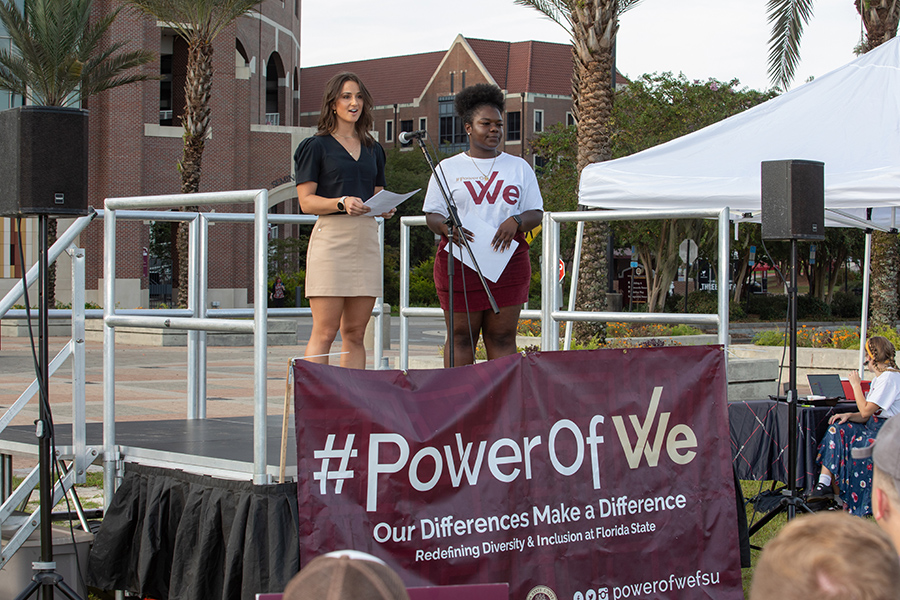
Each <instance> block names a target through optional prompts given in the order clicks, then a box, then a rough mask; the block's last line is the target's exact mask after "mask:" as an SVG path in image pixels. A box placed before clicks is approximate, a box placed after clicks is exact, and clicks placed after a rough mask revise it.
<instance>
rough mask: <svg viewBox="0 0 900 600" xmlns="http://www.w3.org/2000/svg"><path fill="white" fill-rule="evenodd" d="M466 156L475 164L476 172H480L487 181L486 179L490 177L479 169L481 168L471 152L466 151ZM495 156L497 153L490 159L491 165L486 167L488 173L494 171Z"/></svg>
mask: <svg viewBox="0 0 900 600" xmlns="http://www.w3.org/2000/svg"><path fill="white" fill-rule="evenodd" d="M466 156H468V157H469V160H471V161H472V164H473V165H475V168H476V169H478V172H479V173H481V177H482V178H484V180H485V181H487V180H488V179H490V177H489V176H488V174H487V173H485V172H484V171H482V170H481V168H480V167H479V166H478V163H477V162H475V159H474V158H473V157H472V155H471V154H469V153H468V152H466ZM497 156H498V155H496V154H495V155H494V159H493V160H492V161H491V166H490V167H489V168H488V173H493V172H494V163H495V162H497ZM484 160H486V159H484Z"/></svg>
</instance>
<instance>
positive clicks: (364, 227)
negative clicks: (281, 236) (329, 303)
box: [306, 215, 384, 298]
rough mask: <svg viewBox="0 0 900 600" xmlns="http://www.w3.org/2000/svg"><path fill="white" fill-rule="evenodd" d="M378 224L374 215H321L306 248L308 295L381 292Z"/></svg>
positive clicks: (360, 294) (373, 295)
mask: <svg viewBox="0 0 900 600" xmlns="http://www.w3.org/2000/svg"><path fill="white" fill-rule="evenodd" d="M383 279H384V278H383V276H382V272H381V249H380V248H379V245H378V223H377V222H376V221H375V219H373V218H372V217H350V216H347V215H321V216H320V217H319V218H318V220H316V224H315V226H314V227H313V231H312V234H311V235H310V236H309V247H308V248H307V250H306V297H307V298H311V297H316V296H341V297H345V298H346V297H354V296H371V297H378V296H381V295H382V293H383V292H382V288H383Z"/></svg>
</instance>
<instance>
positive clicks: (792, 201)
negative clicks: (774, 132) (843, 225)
mask: <svg viewBox="0 0 900 600" xmlns="http://www.w3.org/2000/svg"><path fill="white" fill-rule="evenodd" d="M762 237H763V239H764V240H823V239H825V164H824V163H821V162H816V161H813V160H770V161H763V162H762Z"/></svg>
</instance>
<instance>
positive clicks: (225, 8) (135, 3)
mask: <svg viewBox="0 0 900 600" xmlns="http://www.w3.org/2000/svg"><path fill="white" fill-rule="evenodd" d="M123 1H124V2H125V3H126V4H128V5H130V6H132V7H134V8H136V9H137V10H139V11H140V12H143V13H144V14H146V15H148V16H151V17H153V18H155V19H158V20H160V21H164V22H166V23H167V24H168V26H169V27H171V28H172V29H173V30H174V31H175V32H176V33H177V34H178V35H179V36H180V37H181V38H182V39H183V40H184V41H185V42H187V45H188V59H187V78H186V80H185V83H184V98H185V109H184V116H183V117H182V120H181V122H182V125H183V126H184V136H183V139H184V148H183V152H182V158H181V161H180V162H179V163H178V170H179V172H180V173H181V192H182V193H183V194H193V193H196V192H199V191H200V165H201V159H202V158H203V147H204V143H205V141H206V136H207V135H208V133H209V118H210V110H209V98H210V94H211V91H212V77H213V68H212V54H213V41H214V40H215V39H216V37H217V36H218V35H219V34H220V33H221V32H222V30H223V29H225V27H227V26H228V25H230V24H231V23H232V22H234V21H235V20H236V19H237V18H238V17H240V16H242V15H245V14H247V13H248V12H249V11H250V9H251V8H253V7H254V6H256V5H257V4H259V3H260V2H262V0H123ZM187 210H197V208H196V207H187ZM176 251H177V254H178V257H179V259H178V264H179V267H180V268H179V269H178V304H179V305H181V306H186V305H187V298H188V270H187V264H188V261H187V256H188V232H187V227H179V228H178V242H177V250H176Z"/></svg>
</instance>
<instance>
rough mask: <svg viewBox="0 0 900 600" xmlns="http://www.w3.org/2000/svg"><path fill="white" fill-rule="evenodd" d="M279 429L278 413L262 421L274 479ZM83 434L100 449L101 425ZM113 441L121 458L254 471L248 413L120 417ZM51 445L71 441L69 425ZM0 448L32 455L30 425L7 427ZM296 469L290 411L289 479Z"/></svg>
mask: <svg viewBox="0 0 900 600" xmlns="http://www.w3.org/2000/svg"><path fill="white" fill-rule="evenodd" d="M281 429H282V417H281V416H279V415H270V416H269V417H268V418H267V419H266V464H267V472H268V473H270V474H272V475H274V476H276V477H277V474H278V469H279V461H280V458H281ZM86 433H87V445H88V446H93V447H96V448H98V449H100V450H101V453H102V446H103V424H102V423H88V424H87V427H86ZM116 444H117V445H118V446H119V447H120V448H121V450H122V454H123V458H124V459H125V462H135V463H139V464H143V465H150V466H158V467H165V468H172V469H179V470H182V471H186V472H189V473H198V474H203V475H212V476H220V477H225V478H230V479H234V478H238V479H250V478H251V477H252V475H253V417H226V418H215V419H192V420H188V419H179V420H169V421H120V422H117V423H116ZM56 445H57V447H60V446H71V445H72V427H71V426H70V425H57V426H56ZM0 452H2V453H9V452H17V453H22V454H35V455H36V454H37V452H38V445H37V438H36V437H35V435H34V426H32V425H18V426H13V427H7V428H6V429H5V430H4V432H3V439H2V440H0ZM296 472H297V444H296V441H295V440H294V419H293V415H291V418H290V423H289V425H288V441H287V453H286V475H287V476H288V477H289V478H290V479H293V478H295V476H296ZM243 474H246V476H245V475H243Z"/></svg>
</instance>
